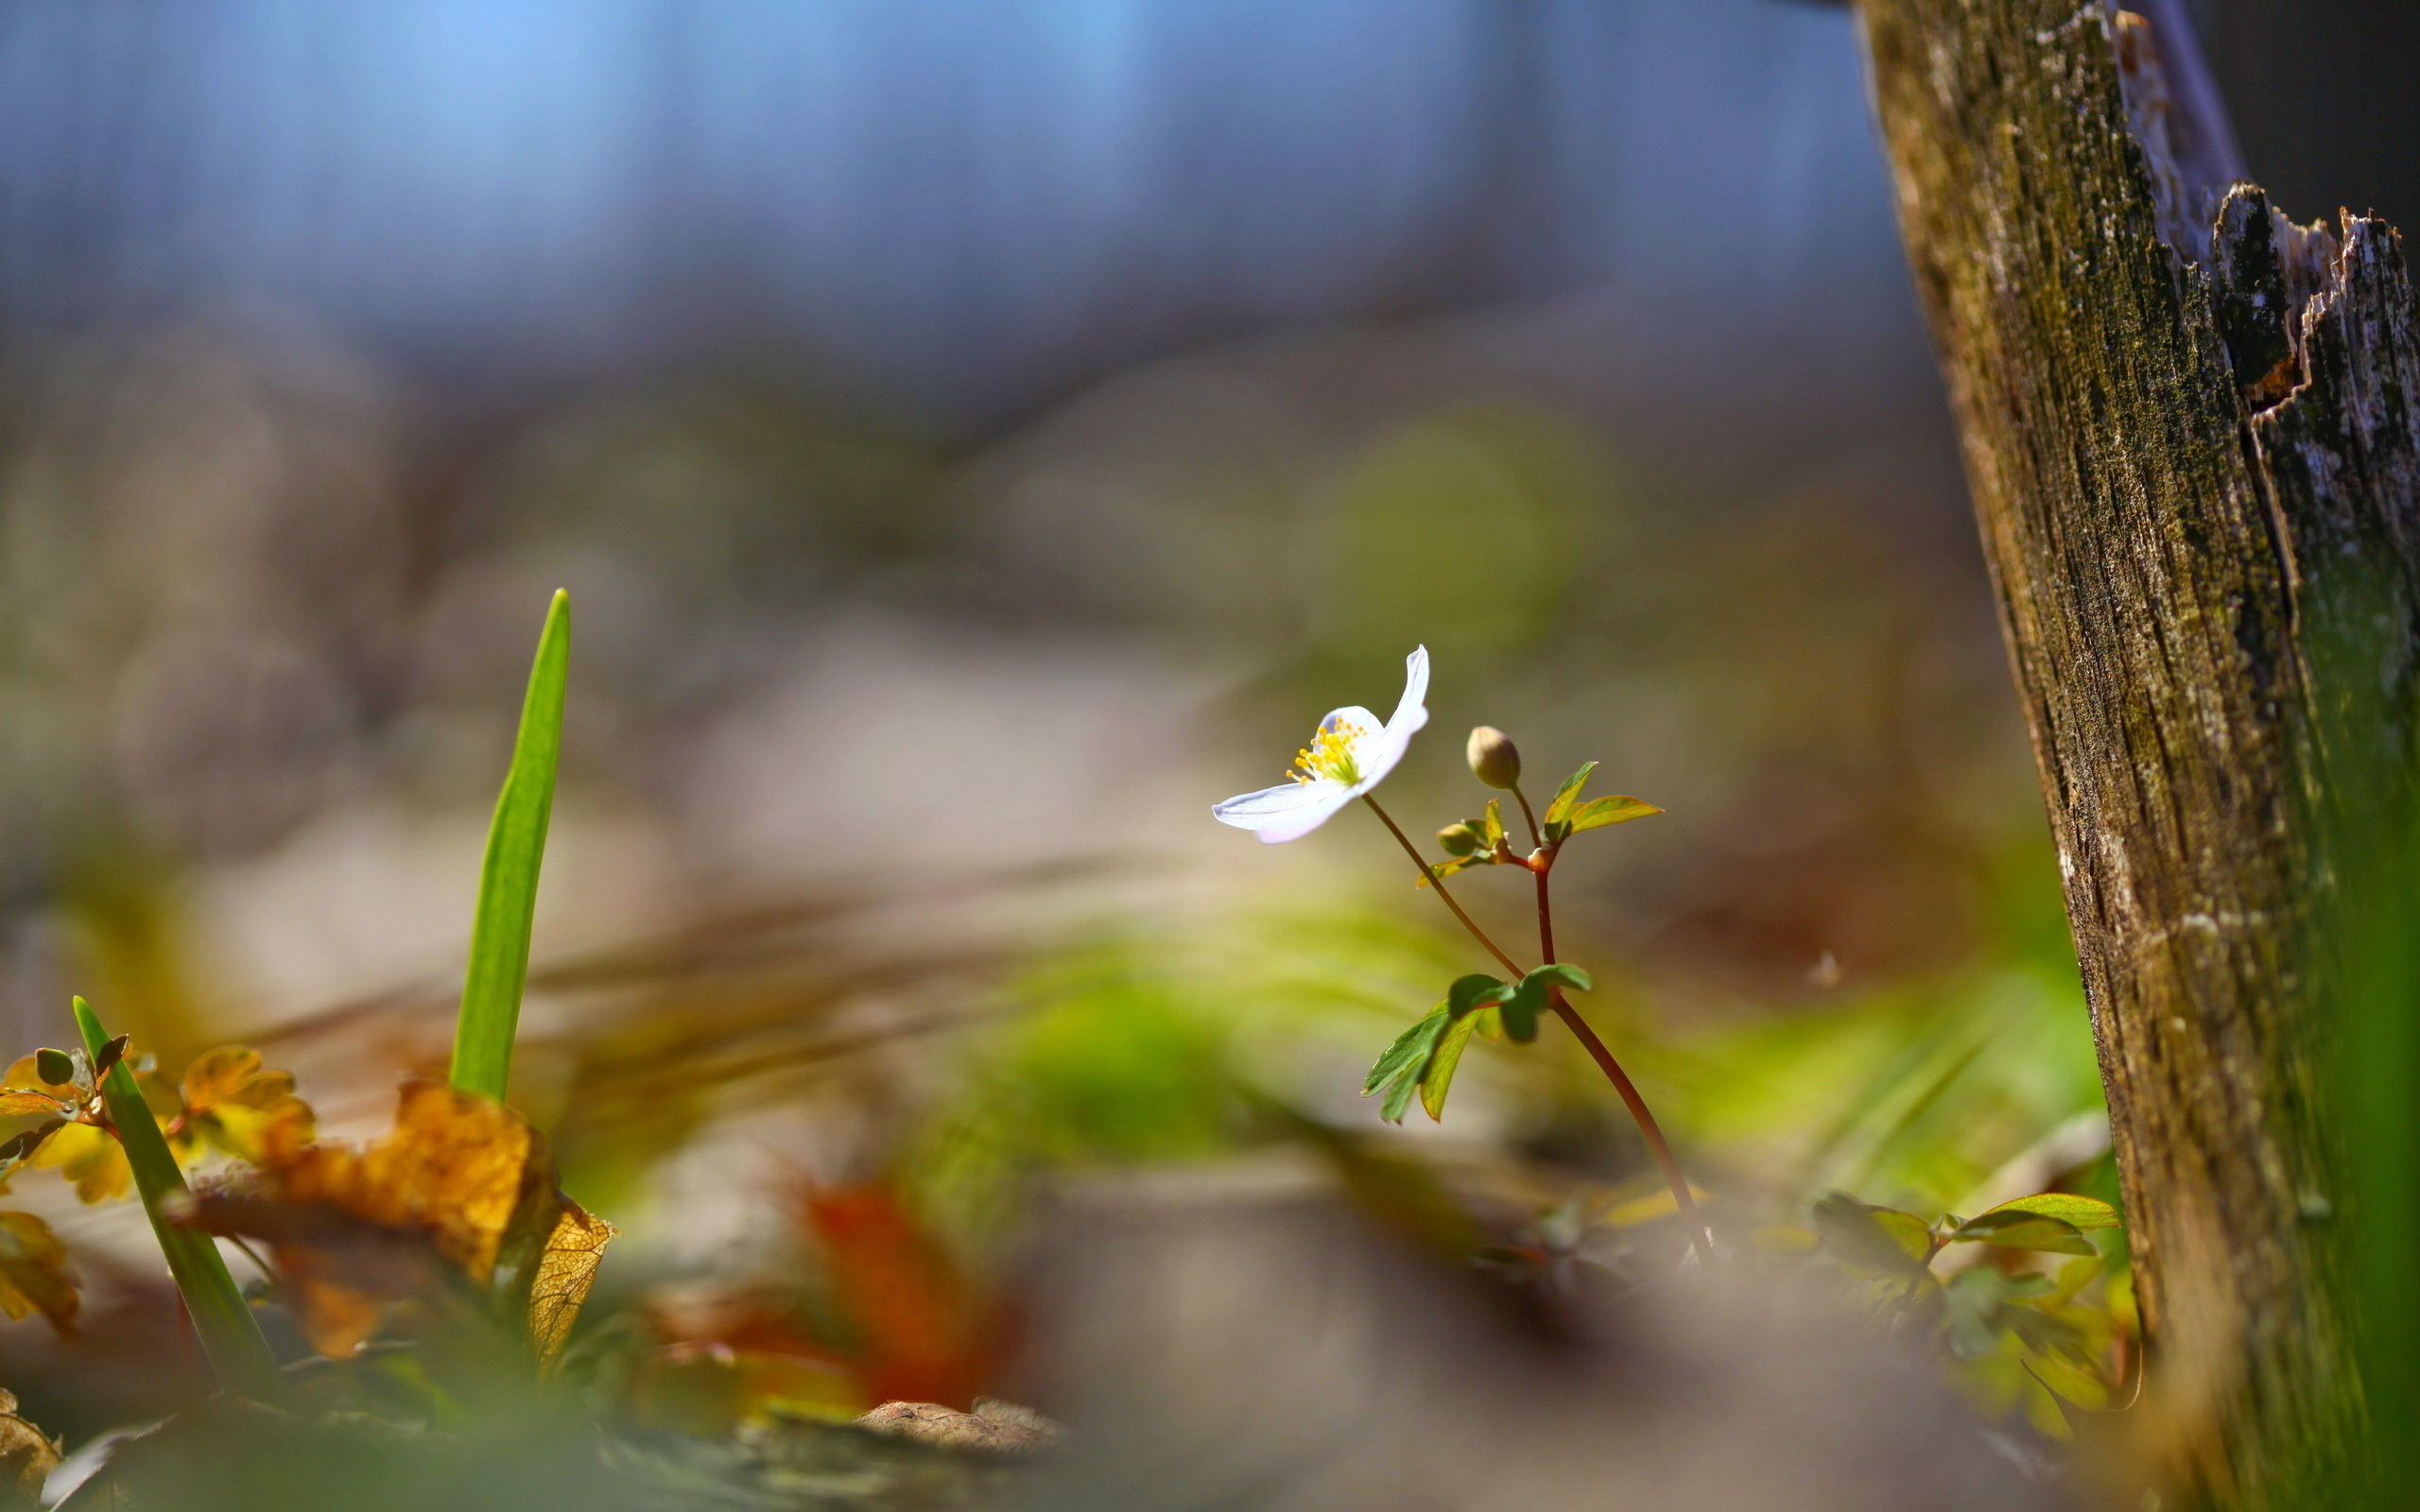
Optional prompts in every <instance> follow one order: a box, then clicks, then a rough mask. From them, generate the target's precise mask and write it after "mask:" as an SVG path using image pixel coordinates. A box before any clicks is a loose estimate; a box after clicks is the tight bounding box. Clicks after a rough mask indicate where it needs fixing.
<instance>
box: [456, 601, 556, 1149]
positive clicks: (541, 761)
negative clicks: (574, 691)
mask: <svg viewBox="0 0 2420 1512" xmlns="http://www.w3.org/2000/svg"><path fill="white" fill-rule="evenodd" d="M570 664H571V595H569V594H568V593H562V592H560V591H558V592H557V593H556V594H555V597H554V602H553V603H551V604H550V605H548V606H547V609H546V623H545V627H544V629H542V630H541V631H540V632H539V635H538V655H537V659H536V661H535V662H533V663H532V664H531V666H530V669H529V688H528V692H527V694H526V695H525V696H524V697H523V699H522V704H521V732H520V734H519V735H518V736H517V737H516V738H515V739H514V741H513V746H512V765H511V766H510V768H509V769H508V770H507V772H506V774H505V779H504V791H503V792H502V793H501V794H499V795H498V796H497V798H496V802H495V818H494V820H493V822H492V823H491V824H490V825H489V827H488V849H487V859H486V861H485V862H484V863H483V864H482V866H481V867H480V869H479V900H478V905H477V907H476V909H475V912H474V913H473V915H472V924H471V966H470V971H469V972H468V974H467V975H466V976H465V978H464V980H463V983H462V1008H461V1013H460V1015H459V1017H458V1018H457V1019H456V1020H455V1024H454V1072H453V1082H454V1085H455V1086H457V1087H459V1088H461V1089H462V1090H463V1091H468V1092H476V1093H478V1094H479V1095H480V1096H482V1097H492V1098H493V1099H495V1100H496V1101H497V1102H502V1101H504V1096H505V1091H506V1089H507V1085H508V1083H509V1082H510V1079H511V1073H512V1040H513V1035H514V1033H515V1031H516V1029H517V1028H518V1026H519V1024H520V1022H521V992H522V988H524V987H525V986H526V985H527V981H528V977H529V925H530V920H531V919H532V918H534V917H535V915H536V913H537V908H538V871H539V867H540V865H541V863H543V862H544V859H545V854H546V826H547V823H548V821H549V819H550V818H551V816H552V815H553V813H554V806H555V762H556V757H557V756H558V754H559V753H560V752H561V750H562V738H563V687H564V683H565V680H566V679H567V678H568V676H569V672H570Z"/></svg>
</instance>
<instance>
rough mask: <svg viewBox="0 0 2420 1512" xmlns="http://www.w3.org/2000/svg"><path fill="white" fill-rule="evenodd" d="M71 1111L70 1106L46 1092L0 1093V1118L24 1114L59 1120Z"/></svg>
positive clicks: (11, 1091)
mask: <svg viewBox="0 0 2420 1512" xmlns="http://www.w3.org/2000/svg"><path fill="white" fill-rule="evenodd" d="M71 1111H73V1108H72V1106H71V1105H69V1104H67V1103H63V1102H61V1101H60V1100H59V1099H58V1098H56V1097H53V1096H52V1095H50V1093H48V1092H37V1091H16V1090H14V1089H11V1090H9V1091H0V1118H14V1117H17V1116H19V1115H21V1114H25V1113H34V1114H38V1115H40V1116H42V1117H43V1118H61V1117H64V1116H66V1115H67V1114H68V1113H69V1112H71Z"/></svg>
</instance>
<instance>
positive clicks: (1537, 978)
mask: <svg viewBox="0 0 2420 1512" xmlns="http://www.w3.org/2000/svg"><path fill="white" fill-rule="evenodd" d="M1532 982H1535V983H1538V984H1539V990H1540V991H1544V990H1545V989H1546V988H1547V987H1549V986H1551V987H1565V988H1570V989H1571V990H1572V991H1574V992H1591V991H1594V990H1596V987H1597V979H1596V978H1595V977H1593V976H1590V975H1589V974H1588V973H1587V972H1586V971H1582V970H1581V969H1580V968H1579V967H1577V966H1573V965H1571V964H1569V963H1568V962H1565V961H1549V962H1547V964H1546V965H1544V966H1541V967H1539V968H1538V969H1537V970H1536V971H1531V972H1530V974H1529V975H1527V976H1525V977H1523V978H1521V985H1522V986H1523V987H1527V986H1529V985H1530V983H1532Z"/></svg>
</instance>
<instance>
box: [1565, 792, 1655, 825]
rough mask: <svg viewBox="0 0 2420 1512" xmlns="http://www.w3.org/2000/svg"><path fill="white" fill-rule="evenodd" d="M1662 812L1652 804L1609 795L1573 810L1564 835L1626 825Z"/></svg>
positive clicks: (1589, 801)
mask: <svg viewBox="0 0 2420 1512" xmlns="http://www.w3.org/2000/svg"><path fill="white" fill-rule="evenodd" d="M1663 812H1664V811H1663V810H1662V809H1659V808H1657V807H1656V806H1655V805H1654V804H1652V803H1649V802H1645V801H1643V800H1641V799H1634V798H1624V797H1622V796H1621V795H1619V794H1617V793H1616V794H1609V795H1608V796H1606V797H1604V798H1592V799H1589V800H1588V801H1587V802H1585V803H1582V804H1581V805H1580V806H1579V807H1578V808H1576V809H1573V810H1572V811H1571V818H1570V821H1569V823H1570V828H1569V829H1568V830H1567V831H1566V832H1565V833H1570V834H1577V833H1580V832H1581V831H1582V830H1601V829H1603V828H1604V827H1605V826H1607V825H1609V824H1628V823H1629V822H1630V821H1631V820H1633V819H1643V818H1645V817H1647V816H1649V815H1651V814H1661V813H1663Z"/></svg>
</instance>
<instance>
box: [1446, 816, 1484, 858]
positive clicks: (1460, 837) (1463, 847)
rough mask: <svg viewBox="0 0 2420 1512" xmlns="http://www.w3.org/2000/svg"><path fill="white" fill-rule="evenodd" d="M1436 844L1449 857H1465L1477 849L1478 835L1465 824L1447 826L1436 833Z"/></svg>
mask: <svg viewBox="0 0 2420 1512" xmlns="http://www.w3.org/2000/svg"><path fill="white" fill-rule="evenodd" d="M1437 843H1438V844H1439V845H1441V846H1443V847H1444V848H1445V853H1446V854H1447V855H1449V856H1466V855H1469V854H1470V853H1471V852H1472V851H1477V850H1478V833H1476V832H1475V831H1473V830H1472V829H1471V827H1470V826H1469V825H1467V824H1449V825H1447V826H1445V827H1444V828H1443V829H1442V830H1440V831H1438V832H1437Z"/></svg>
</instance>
